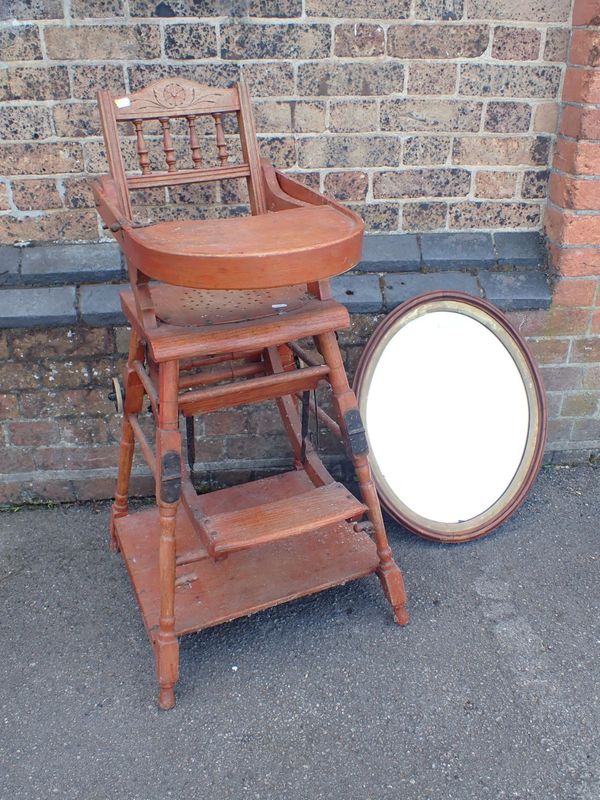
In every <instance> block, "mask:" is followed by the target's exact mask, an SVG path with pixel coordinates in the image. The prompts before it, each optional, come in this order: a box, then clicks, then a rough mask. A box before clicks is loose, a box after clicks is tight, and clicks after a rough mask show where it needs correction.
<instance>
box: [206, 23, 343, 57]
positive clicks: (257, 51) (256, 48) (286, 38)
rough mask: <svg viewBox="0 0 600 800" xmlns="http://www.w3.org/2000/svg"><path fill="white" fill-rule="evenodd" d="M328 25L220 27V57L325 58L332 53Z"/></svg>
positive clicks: (240, 25) (243, 25) (236, 25)
mask: <svg viewBox="0 0 600 800" xmlns="http://www.w3.org/2000/svg"><path fill="white" fill-rule="evenodd" d="M330 42H331V29H330V27H329V25H257V24H253V25H251V24H233V25H223V26H222V27H221V57H222V58H227V59H241V58H243V59H248V58H281V59H287V58H325V57H326V56H328V55H329V48H330Z"/></svg>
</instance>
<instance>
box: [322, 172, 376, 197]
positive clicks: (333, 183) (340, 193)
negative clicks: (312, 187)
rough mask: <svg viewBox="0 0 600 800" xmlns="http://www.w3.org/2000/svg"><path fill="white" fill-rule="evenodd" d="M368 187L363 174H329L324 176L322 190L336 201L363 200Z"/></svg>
mask: <svg viewBox="0 0 600 800" xmlns="http://www.w3.org/2000/svg"><path fill="white" fill-rule="evenodd" d="M368 187H369V177H368V175H367V174H366V173H365V172H330V173H329V174H327V175H326V176H325V180H324V189H325V191H326V192H327V194H330V195H331V196H332V197H335V198H336V199H337V200H342V201H345V200H364V199H365V197H366V195H367V189H368Z"/></svg>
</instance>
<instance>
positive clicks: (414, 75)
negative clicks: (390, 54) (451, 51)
mask: <svg viewBox="0 0 600 800" xmlns="http://www.w3.org/2000/svg"><path fill="white" fill-rule="evenodd" d="M457 71H458V67H457V65H456V64H454V63H452V61H444V62H441V63H440V62H435V61H430V62H426V63H423V62H419V61H414V62H411V63H410V64H409V66H408V93H409V94H417V95H418V94H453V93H454V90H455V88H456V76H457Z"/></svg>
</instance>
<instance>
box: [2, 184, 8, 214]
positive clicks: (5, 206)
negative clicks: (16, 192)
mask: <svg viewBox="0 0 600 800" xmlns="http://www.w3.org/2000/svg"><path fill="white" fill-rule="evenodd" d="M9 208H10V201H9V199H8V186H7V184H6V183H0V211H8V210H9Z"/></svg>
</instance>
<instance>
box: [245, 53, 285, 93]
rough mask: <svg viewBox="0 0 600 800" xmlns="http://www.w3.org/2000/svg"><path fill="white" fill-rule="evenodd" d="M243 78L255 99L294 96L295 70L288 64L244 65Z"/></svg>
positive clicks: (257, 63) (256, 63) (255, 63)
mask: <svg viewBox="0 0 600 800" xmlns="http://www.w3.org/2000/svg"><path fill="white" fill-rule="evenodd" d="M241 75H242V78H243V79H244V80H245V81H246V82H247V83H248V86H249V88H250V92H251V94H252V96H253V97H268V96H269V95H275V96H277V95H294V94H295V93H296V92H295V87H294V68H293V66H292V65H291V64H288V63H286V62H273V63H265V64H261V63H260V62H259V61H258V62H254V63H252V64H243V65H242V72H241Z"/></svg>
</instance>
